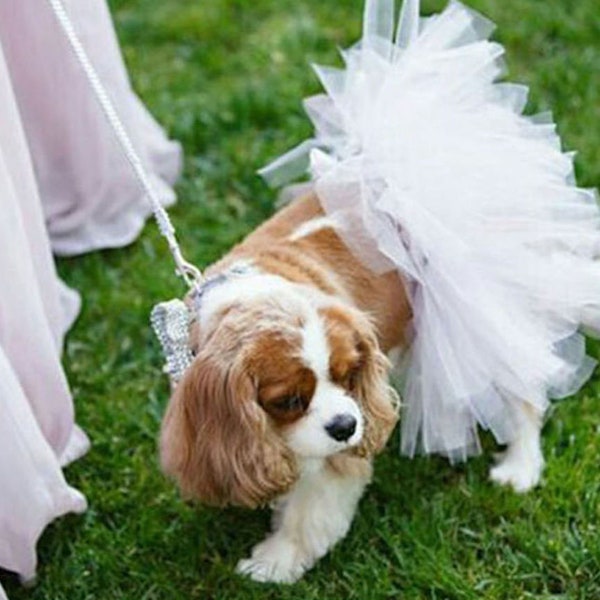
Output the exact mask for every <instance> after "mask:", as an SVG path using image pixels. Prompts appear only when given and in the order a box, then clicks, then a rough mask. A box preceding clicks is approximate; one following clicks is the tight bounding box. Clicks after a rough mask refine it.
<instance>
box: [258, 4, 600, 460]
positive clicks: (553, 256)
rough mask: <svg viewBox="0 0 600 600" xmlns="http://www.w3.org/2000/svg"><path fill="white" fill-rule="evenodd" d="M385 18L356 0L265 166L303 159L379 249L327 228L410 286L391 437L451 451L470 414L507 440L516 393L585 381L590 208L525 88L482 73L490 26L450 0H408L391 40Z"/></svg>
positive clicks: (593, 267)
mask: <svg viewBox="0 0 600 600" xmlns="http://www.w3.org/2000/svg"><path fill="white" fill-rule="evenodd" d="M393 14H394V7H393V0H367V5H366V10H365V25H364V33H363V38H362V40H361V42H360V43H359V44H358V45H356V46H354V47H353V48H350V49H349V50H347V51H345V52H343V59H344V62H345V69H344V70H337V69H330V68H323V67H316V72H317V74H318V76H319V78H320V79H321V81H322V83H323V85H324V87H325V90H326V92H327V95H320V96H316V97H313V98H309V99H307V100H306V103H305V106H306V110H307V112H308V115H309V116H310V118H311V120H312V121H313V123H314V125H315V129H316V135H315V138H314V139H313V140H309V141H308V142H304V143H303V144H301V145H300V146H299V147H298V148H296V149H295V150H292V151H291V152H290V153H288V154H287V155H285V156H283V157H281V158H280V159H278V160H277V161H275V162H274V163H272V164H271V165H270V166H269V167H267V168H266V169H265V170H264V171H263V174H264V175H265V176H266V177H267V178H268V179H271V181H275V182H277V183H279V182H282V181H284V180H288V179H289V178H290V177H293V176H295V175H297V174H298V172H299V170H302V168H303V161H304V166H306V158H307V157H308V156H310V171H311V174H312V178H313V181H314V185H315V189H316V192H317V194H318V196H319V198H320V200H321V202H322V204H323V207H324V209H325V211H326V212H328V213H329V214H334V215H336V216H337V217H338V218H337V222H339V223H348V222H351V221H352V222H356V220H357V218H358V219H359V220H360V223H361V227H362V229H363V232H365V233H366V234H368V236H369V238H370V239H371V240H373V241H374V243H375V244H376V245H377V248H378V253H377V254H376V256H375V257H373V256H366V255H365V253H364V252H363V251H362V249H361V246H360V244H359V243H357V240H359V239H360V237H361V236H356V235H354V234H353V233H352V231H351V228H347V227H344V226H341V227H340V234H341V235H342V236H343V237H344V239H345V241H346V242H347V243H348V245H349V246H350V247H351V248H352V249H353V250H354V251H355V253H356V255H357V256H358V257H359V258H361V259H362V260H366V261H367V262H368V264H369V265H370V266H371V267H372V268H373V269H376V270H378V271H384V270H389V269H390V265H392V266H393V267H394V268H397V269H398V270H399V271H400V272H401V274H402V275H403V276H404V278H405V279H406V280H408V281H409V282H410V283H409V287H410V292H411V298H412V305H413V310H414V332H415V334H414V339H413V340H412V344H411V346H410V348H409V350H408V352H407V356H406V357H405V358H406V360H405V361H404V363H405V366H406V368H405V371H404V378H403V379H404V390H403V392H404V398H403V399H404V405H405V408H404V412H403V416H402V434H403V436H402V440H403V441H402V449H403V451H404V452H405V453H407V454H409V455H412V454H414V453H415V452H417V451H424V452H438V453H442V454H445V455H448V456H450V457H451V458H452V459H461V458H464V457H466V456H467V455H469V454H471V453H473V452H476V451H477V450H478V448H479V446H478V437H477V428H478V425H479V426H482V427H484V428H486V429H491V430H492V432H493V433H494V435H495V436H496V438H497V439H498V441H499V442H501V443H504V442H507V441H509V440H510V439H511V436H512V435H513V431H514V428H513V422H512V418H511V415H512V412H513V411H512V410H511V405H512V403H513V402H515V401H523V400H524V401H527V402H530V403H531V404H533V405H535V406H536V407H538V408H540V409H545V408H546V407H547V405H548V398H549V397H550V398H552V397H555V398H556V397H562V396H565V395H568V394H571V393H573V392H575V391H576V390H577V389H578V388H579V387H580V386H581V385H582V383H583V382H584V381H585V380H586V379H587V378H588V377H589V375H590V373H591V371H592V369H593V366H594V361H592V360H591V359H590V358H588V357H587V356H586V353H585V341H584V338H583V337H582V336H581V335H580V333H579V329H580V327H581V326H582V325H583V326H586V327H587V328H588V329H591V330H596V331H598V330H600V311H599V302H600V264H598V263H596V262H594V259H595V258H596V256H597V255H598V252H599V249H600V233H599V225H600V212H599V210H598V206H597V203H596V195H595V192H594V191H593V190H586V189H581V188H578V187H576V185H575V178H574V173H573V157H572V155H571V154H568V153H564V152H563V151H562V150H561V143H560V139H559V137H558V136H557V134H556V131H555V126H554V124H553V122H552V120H551V118H550V117H549V116H548V115H541V116H537V117H527V116H523V115H522V111H523V108H524V106H525V104H526V99H527V88H525V87H523V86H520V85H512V84H508V83H497V82H496V81H497V79H498V78H499V76H500V75H501V74H502V72H503V69H502V55H503V48H502V47H501V46H500V45H499V44H497V43H495V42H491V41H488V39H487V38H488V36H489V35H490V33H491V31H492V29H493V26H492V24H491V23H490V22H489V21H487V20H486V19H484V18H483V17H481V16H480V15H478V14H477V13H474V12H473V11H471V10H469V9H468V8H466V7H465V6H463V5H462V4H459V3H458V2H452V3H450V4H449V6H448V7H447V8H446V9H445V10H444V11H443V12H442V13H440V14H438V15H435V16H433V17H429V18H427V19H421V18H419V3H418V0H405V2H404V5H403V8H402V12H401V15H400V22H399V25H398V29H397V32H396V35H395V37H394V31H393V29H394V28H393ZM344 215H346V216H348V215H350V216H351V217H352V218H350V219H349V218H344ZM362 237H364V236H362Z"/></svg>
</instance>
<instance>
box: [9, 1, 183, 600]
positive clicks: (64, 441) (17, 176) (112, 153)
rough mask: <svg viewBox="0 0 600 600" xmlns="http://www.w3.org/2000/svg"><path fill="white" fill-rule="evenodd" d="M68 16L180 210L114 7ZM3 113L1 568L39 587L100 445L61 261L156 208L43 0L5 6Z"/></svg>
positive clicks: (105, 243)
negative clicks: (65, 345) (131, 73)
mask: <svg viewBox="0 0 600 600" xmlns="http://www.w3.org/2000/svg"><path fill="white" fill-rule="evenodd" d="M65 5H66V7H67V9H68V11H69V13H70V15H71V17H72V19H73V20H74V23H75V26H76V28H77V31H78V33H79V35H80V37H81V39H82V42H83V43H84V45H85V46H86V48H87V50H88V52H89V54H90V57H91V59H92V60H93V62H94V64H95V66H96V68H97V70H98V71H99V73H100V75H101V77H102V79H103V81H104V83H105V85H106V86H107V87H108V90H109V93H110V94H111V96H112V98H113V100H114V102H115V103H116V105H117V108H118V110H119V112H120V114H121V115H122V117H123V120H124V122H125V123H126V124H127V126H128V128H129V132H130V135H131V136H132V139H133V141H134V143H135V144H136V147H137V149H138V151H139V153H140V155H141V157H142V159H143V160H144V162H145V164H146V167H147V169H148V170H149V172H150V174H151V176H152V178H153V180H154V184H155V185H156V187H157V189H158V190H159V191H160V193H161V196H162V199H163V201H164V203H165V204H169V203H171V202H173V201H174V194H173V191H172V189H171V184H172V183H173V182H174V180H175V179H176V177H177V175H178V173H179V166H180V158H181V157H180V149H179V146H178V145H177V144H175V143H173V142H170V141H168V140H167V139H166V137H165V136H164V134H163V132H162V130H161V129H160V128H159V126H158V125H157V124H156V123H155V122H154V120H153V119H152V117H150V115H149V114H148V112H147V111H146V110H145V108H144V107H143V106H142V104H141V102H140V101H139V99H138V98H137V97H136V96H135V94H134V93H133V92H132V90H131V87H130V84H129V81H128V78H127V74H126V72H125V68H124V66H123V62H122V58H121V55H120V52H119V49H118V45H117V42H116V38H115V35H114V31H113V28H112V23H111V20H110V15H109V13H108V10H107V8H106V6H105V3H104V1H103V0H68V1H66V2H65ZM0 111H1V116H0V415H1V417H0V484H1V488H0V490H1V491H0V568H2V569H7V570H10V571H14V572H16V573H17V574H18V575H19V576H20V577H21V579H22V580H25V581H26V580H29V579H31V578H33V577H34V576H35V572H36V552H35V547H36V542H37V540H38V538H39V536H40V534H41V533H42V531H43V530H44V528H45V527H46V525H47V524H48V523H49V522H50V521H52V520H53V519H54V518H56V517H58V516H60V515H62V514H65V513H67V512H81V511H84V510H85V508H86V501H85V498H84V497H83V496H82V494H81V493H79V492H78V491H77V490H75V489H73V488H72V487H70V486H69V485H68V483H67V482H66V480H65V477H64V475H63V472H62V467H64V466H65V465H66V464H68V463H69V462H71V461H72V460H74V459H76V458H78V457H80V456H81V455H82V454H84V453H85V451H86V450H87V448H88V445H89V443H88V440H87V438H86V436H85V434H84V433H83V432H82V430H81V429H79V428H78V427H77V425H75V422H74V411H73V402H72V398H71V394H70V392H69V387H68V383H67V380H66V378H65V375H64V372H63V370H62V367H61V363H60V354H61V346H62V342H63V336H64V334H65V332H66V331H67V330H68V328H69V327H70V325H71V324H72V323H73V321H74V319H75V318H76V316H77V313H78V311H79V295H78V294H77V293H75V292H74V291H72V290H69V289H68V288H67V287H66V286H65V285H64V284H62V283H61V281H60V280H59V279H58V277H57V274H56V271H55V267H54V263H53V259H52V251H54V253H58V254H64V255H72V254H78V253H81V252H86V251H89V250H93V249H97V248H106V247H114V246H122V245H124V244H127V243H129V242H131V241H133V240H134V239H135V238H136V236H137V235H138V234H139V232H140V230H141V228H142V226H143V224H144V221H145V219H146V217H147V216H148V214H149V213H150V211H149V208H148V205H147V203H146V200H145V198H144V196H143V194H142V193H141V192H140V190H139V188H138V186H137V184H136V182H135V180H134V178H133V176H132V174H131V173H130V171H129V170H128V167H127V165H126V163H125V161H124V159H123V157H122V156H121V154H120V151H119V149H118V148H117V146H116V145H115V142H114V140H113V137H112V133H111V131H110V129H109V128H108V126H107V123H106V121H105V119H104V116H103V115H102V113H101V112H100V110H99V108H98V106H97V105H96V102H95V100H94V98H93V97H92V95H91V92H90V90H89V88H88V86H87V84H86V82H85V81H84V78H83V74H82V72H81V71H80V69H79V67H78V66H77V64H76V63H75V62H74V59H73V57H72V55H71V52H70V50H69V48H68V47H67V45H66V42H65V41H64V40H63V39H62V36H61V33H60V31H59V29H58V27H57V25H56V23H55V22H54V19H53V17H52V14H51V13H50V10H49V8H48V6H47V4H46V3H45V2H42V1H40V0H0ZM83 292H84V293H85V290H84V291H83ZM107 310H109V307H107ZM80 401H81V402H85V398H81V399H80ZM3 598H5V595H4V592H3V590H2V587H1V586H0V600H1V599H3Z"/></svg>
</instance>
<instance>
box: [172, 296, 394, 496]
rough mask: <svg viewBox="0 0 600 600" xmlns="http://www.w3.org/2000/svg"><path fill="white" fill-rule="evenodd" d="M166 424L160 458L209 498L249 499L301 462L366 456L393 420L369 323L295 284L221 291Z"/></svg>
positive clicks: (275, 490) (273, 491)
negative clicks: (246, 292)
mask: <svg viewBox="0 0 600 600" xmlns="http://www.w3.org/2000/svg"><path fill="white" fill-rule="evenodd" d="M195 337H196V339H195V343H196V344H197V346H198V352H197V355H196V357H195V359H194V362H193V364H192V365H191V366H190V367H189V368H188V370H187V372H186V373H185V375H184V377H183V379H182V380H181V381H180V383H179V384H178V386H177V388H176V390H175V391H174V394H173V396H172V398H171V400H170V403H169V407H168V409H167V412H166V415H165V418H164V422H163V427H162V435H161V458H162V464H163V468H164V470H165V471H166V473H168V474H169V475H171V476H173V477H174V478H175V479H176V480H177V481H178V483H179V485H180V487H181V489H182V491H183V493H184V494H185V495H186V496H189V497H195V498H198V499H200V500H201V501H203V502H206V503H208V504H216V505H226V504H235V505H242V506H249V507H254V506H258V505H261V504H265V503H267V502H269V501H270V500H272V499H273V498H274V497H276V496H278V495H280V494H282V493H285V492H286V491H287V490H288V489H289V488H290V487H291V485H292V484H293V483H294V482H295V481H296V479H297V478H298V468H299V462H300V461H301V460H302V459H305V458H325V457H329V456H332V455H334V454H337V453H340V452H344V451H345V452H352V453H357V454H359V455H361V456H370V455H372V454H374V453H375V452H377V451H378V450H380V449H381V448H382V447H383V445H384V444H385V442H386V441H387V438H388V437H389V435H390V433H391V430H392V429H393V427H394V424H395V422H396V418H397V413H396V395H395V392H394V391H393V390H392V389H391V388H390V387H389V385H388V383H387V360H386V358H385V356H384V355H383V354H382V353H381V351H380V350H379V348H378V345H377V340H376V337H375V333H374V330H373V327H372V325H371V323H370V322H369V320H368V319H367V318H366V317H365V316H364V315H363V314H362V313H360V312H359V311H357V310H354V309H352V308H349V307H347V306H346V305H343V304H341V303H335V301H334V300H332V301H331V303H327V302H322V301H321V302H318V303H315V302H311V301H310V300H309V299H307V298H306V297H305V296H304V295H303V294H302V293H295V294H294V293H290V291H289V290H285V292H284V293H283V294H282V293H274V294H266V295H264V296H263V295H261V294H257V295H256V297H252V298H251V297H247V298H242V299H240V298H235V299H233V298H232V300H231V301H230V302H224V303H222V304H221V305H220V307H219V310H217V311H215V312H214V314H212V315H211V316H210V318H207V319H203V320H202V325H201V327H200V329H199V331H197V332H196V334H195Z"/></svg>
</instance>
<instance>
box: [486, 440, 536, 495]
mask: <svg viewBox="0 0 600 600" xmlns="http://www.w3.org/2000/svg"><path fill="white" fill-rule="evenodd" d="M543 469H544V459H543V457H542V453H541V452H528V453H525V452H514V451H511V450H510V449H509V450H508V451H507V452H505V453H504V454H501V455H499V456H498V462H497V464H496V466H495V467H493V468H492V469H491V470H490V479H491V480H492V481H494V482H496V483H499V484H501V485H510V486H511V487H512V488H513V489H514V490H515V492H518V493H520V494H522V493H525V492H528V491H529V490H531V489H533V488H534V487H536V486H537V485H538V484H539V483H540V479H541V477H542V471H543Z"/></svg>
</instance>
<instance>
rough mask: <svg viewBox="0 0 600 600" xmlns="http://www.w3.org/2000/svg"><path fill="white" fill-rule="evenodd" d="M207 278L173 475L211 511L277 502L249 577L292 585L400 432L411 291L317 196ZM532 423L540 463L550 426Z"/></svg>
mask: <svg viewBox="0 0 600 600" xmlns="http://www.w3.org/2000/svg"><path fill="white" fill-rule="evenodd" d="M239 271H241V272H242V273H241V274H240V273H239ZM207 275H208V277H209V278H216V279H213V281H218V283H217V284H215V285H211V286H207V288H206V290H205V292H204V294H203V295H202V299H201V303H200V309H199V314H198V316H197V321H196V323H195V324H194V326H193V329H192V339H193V344H194V352H195V354H196V356H195V359H194V361H193V364H192V365H191V366H190V367H189V368H188V370H187V372H186V374H185V375H184V377H183V379H182V380H181V382H180V383H179V384H178V386H177V388H176V389H175V391H174V394H173V397H172V398H171V400H170V404H169V407H168V409H167V413H166V416H165V419H164V423H163V428H162V438H161V455H162V464H163V468H164V470H165V472H166V473H168V474H169V475H171V476H172V477H174V478H175V479H176V480H177V482H178V483H179V485H180V487H181V489H182V491H183V493H184V494H185V495H186V496H189V497H193V498H197V499H199V500H201V501H203V502H205V503H208V504H213V505H219V506H224V505H228V504H232V505H241V506H246V507H257V506H260V505H264V504H267V503H271V505H272V507H273V508H274V516H273V531H272V533H271V534H270V535H269V536H268V537H267V538H266V539H265V540H264V541H263V542H262V543H260V544H258V545H257V546H255V548H254V549H253V551H252V555H251V557H250V558H248V559H247V560H242V561H240V563H239V564H238V571H239V572H241V573H244V574H247V575H249V576H250V577H252V578H253V579H255V580H258V581H277V582H292V581H295V580H296V579H298V578H299V577H300V576H301V575H302V574H303V573H304V572H305V571H306V570H307V569H309V568H311V567H312V565H313V564H314V563H315V561H316V560H318V559H319V558H320V557H322V556H323V555H325V554H326V553H327V551H328V550H329V549H330V548H331V547H332V546H333V545H334V544H335V543H336V542H337V541H339V540H340V539H341V538H343V537H344V536H345V535H346V533H347V531H348V529H349V527H350V524H351V522H352V518H353V515H354V513H355V510H356V506H357V503H358V501H359V499H360V497H361V496H362V494H363V491H364V489H365V486H366V485H367V483H368V482H369V479H370V477H371V461H372V458H373V456H374V455H375V454H376V453H378V452H379V451H381V450H382V448H383V447H384V445H385V443H386V441H387V439H388V437H389V436H390V434H391V432H392V430H393V428H394V425H395V424H396V421H397V413H398V398H397V395H396V393H395V392H394V390H393V389H392V388H391V387H390V386H389V384H388V360H387V358H386V353H388V352H389V351H390V350H392V349H394V348H396V347H402V346H403V344H404V341H405V340H404V337H403V336H404V333H405V331H406V329H407V326H408V324H409V322H410V319H411V310H410V305H409V302H408V298H407V294H406V291H405V287H404V283H403V282H402V280H401V279H400V277H399V276H398V274H397V273H388V274H385V275H375V274H373V273H372V272H371V271H369V270H368V269H367V268H365V267H364V266H362V265H361V263H360V262H359V261H357V260H356V258H355V257H354V256H353V255H352V254H351V253H350V251H349V250H348V249H347V247H346V246H345V244H344V243H343V242H342V240H341V239H340V238H339V237H338V235H337V234H336V233H335V231H334V229H333V228H332V227H331V226H330V222H329V220H328V218H327V217H325V216H324V215H323V213H322V210H321V208H320V205H319V202H318V200H317V198H316V197H315V196H314V195H307V196H304V197H301V198H299V199H296V200H295V201H294V202H292V203H291V204H290V205H289V206H287V207H286V208H285V209H283V210H281V211H280V212H279V213H277V214H276V215H275V216H274V217H273V218H271V219H270V220H269V221H267V222H266V223H265V224H263V225H262V226H261V227H259V228H258V229H257V230H256V231H255V232H253V233H252V234H251V235H250V236H249V237H248V238H247V239H246V240H244V241H243V242H242V243H241V244H239V245H238V246H237V247H235V248H234V249H233V250H232V251H231V252H230V253H229V254H228V255H227V256H226V257H225V258H223V259H222V260H221V261H220V262H218V263H217V264H215V265H214V266H213V267H211V268H210V269H209V270H208V272H207ZM523 422H524V423H525V424H527V423H529V424H530V425H527V426H528V427H529V428H530V431H528V432H525V433H527V436H525V437H526V439H527V440H529V441H528V443H529V444H530V445H531V444H533V445H534V446H535V445H536V444H537V448H538V452H539V423H538V422H537V421H536V420H535V419H534V420H533V421H531V419H530V420H527V419H525V420H524V421H523ZM532 428H533V429H532ZM536 428H537V429H536ZM536 436H537V437H536ZM531 440H533V441H531ZM518 442H519V440H517V443H516V444H515V445H514V447H513V448H511V449H509V455H508V457H507V462H505V464H504V465H500V466H499V467H496V469H497V470H498V469H500V471H497V472H496V479H497V480H499V481H502V480H504V482H505V483H506V482H508V483H513V484H515V482H514V476H515V473H516V475H517V476H518V475H519V474H521V475H522V473H520V471H519V469H521V470H522V465H521V464H520V463H521V462H522V461H521V459H522V456H523V454H527V453H529V455H531V453H532V452H533V455H535V450H536V448H535V447H534V448H531V447H523V448H520V447H519V446H518ZM511 450H512V451H513V453H515V452H516V455H515V456H514V457H513V459H514V460H513V459H511V455H510V452H511ZM540 457H541V455H540ZM511 460H513V463H515V461H516V463H515V464H512V466H511ZM507 465H508V466H507ZM502 469H504V471H507V473H504V471H502ZM539 470H541V463H540V467H539ZM539 470H538V475H537V478H538V479H539ZM511 477H512V478H513V480H511ZM530 483H535V482H530Z"/></svg>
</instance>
